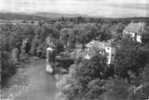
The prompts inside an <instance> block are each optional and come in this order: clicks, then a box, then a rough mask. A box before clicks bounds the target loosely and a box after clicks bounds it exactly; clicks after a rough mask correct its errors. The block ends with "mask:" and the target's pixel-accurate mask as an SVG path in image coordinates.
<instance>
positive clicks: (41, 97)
mask: <svg viewBox="0 0 149 100" xmlns="http://www.w3.org/2000/svg"><path fill="white" fill-rule="evenodd" d="M26 67H27V68H25V69H24V70H23V71H24V72H23V73H24V74H23V75H25V76H26V78H25V79H27V86H26V87H25V88H24V89H22V90H21V91H19V92H18V93H16V94H15V96H14V97H13V100H55V95H56V92H57V90H56V80H55V79H54V78H53V77H52V76H51V75H49V74H48V73H47V72H46V71H45V61H44V60H38V61H35V62H34V63H31V64H29V65H28V66H26Z"/></svg>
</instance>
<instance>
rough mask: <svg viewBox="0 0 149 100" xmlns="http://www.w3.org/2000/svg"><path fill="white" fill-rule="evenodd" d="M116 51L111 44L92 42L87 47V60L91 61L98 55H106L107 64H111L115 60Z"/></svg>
mask: <svg viewBox="0 0 149 100" xmlns="http://www.w3.org/2000/svg"><path fill="white" fill-rule="evenodd" d="M115 51H116V49H115V48H114V47H112V45H111V43H110V42H100V41H95V40H93V41H91V42H90V43H88V44H87V45H86V52H87V53H86V55H85V56H84V58H85V59H90V58H92V57H93V56H95V55H97V54H101V55H105V56H106V58H107V64H108V65H109V64H111V63H112V62H113V60H114V55H115Z"/></svg>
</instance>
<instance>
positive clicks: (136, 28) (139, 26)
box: [124, 22, 145, 34]
mask: <svg viewBox="0 0 149 100" xmlns="http://www.w3.org/2000/svg"><path fill="white" fill-rule="evenodd" d="M144 26H145V23H143V22H139V23H130V24H129V25H128V26H126V27H125V29H124V31H127V32H133V33H138V34H142V32H143V28H144Z"/></svg>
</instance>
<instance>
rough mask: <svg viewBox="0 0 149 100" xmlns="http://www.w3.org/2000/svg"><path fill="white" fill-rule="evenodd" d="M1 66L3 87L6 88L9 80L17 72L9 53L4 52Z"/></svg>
mask: <svg viewBox="0 0 149 100" xmlns="http://www.w3.org/2000/svg"><path fill="white" fill-rule="evenodd" d="M1 66H2V69H1V78H2V80H1V85H2V87H4V86H6V83H7V81H8V79H9V78H10V77H11V76H12V75H14V74H15V72H16V66H15V65H14V64H13V62H12V61H11V60H10V57H9V56H8V53H7V52H2V54H1Z"/></svg>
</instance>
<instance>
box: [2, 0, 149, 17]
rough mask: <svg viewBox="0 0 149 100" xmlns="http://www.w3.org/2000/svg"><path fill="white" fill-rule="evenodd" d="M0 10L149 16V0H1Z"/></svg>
mask: <svg viewBox="0 0 149 100" xmlns="http://www.w3.org/2000/svg"><path fill="white" fill-rule="evenodd" d="M0 12H17V13H22V12H23V13H37V12H48V13H65V14H82V15H88V16H100V17H149V0H0Z"/></svg>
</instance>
